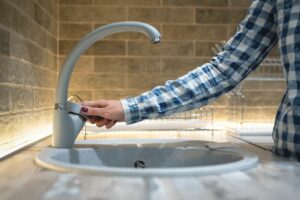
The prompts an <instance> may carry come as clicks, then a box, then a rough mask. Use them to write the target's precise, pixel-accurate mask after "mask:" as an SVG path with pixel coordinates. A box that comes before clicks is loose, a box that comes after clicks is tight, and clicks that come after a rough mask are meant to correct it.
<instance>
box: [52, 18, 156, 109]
mask: <svg viewBox="0 0 300 200" xmlns="http://www.w3.org/2000/svg"><path fill="white" fill-rule="evenodd" d="M129 31H130V32H141V33H144V34H145V35H147V36H148V38H149V39H150V40H151V41H152V42H153V43H157V42H159V38H160V33H159V31H158V30H157V29H156V28H154V27H153V26H151V25H149V24H145V23H141V22H116V23H112V24H108V25H105V26H102V27H100V28H97V29H95V30H94V31H92V32H90V33H88V34H87V35H86V36H85V37H84V38H82V39H81V40H80V41H79V42H78V43H77V44H76V46H75V47H74V48H73V49H72V51H71V53H70V54H69V55H68V56H67V58H66V59H65V61H64V64H63V66H62V68H61V72H60V75H59V79H58V84H57V88H56V99H55V102H56V103H57V104H66V103H67V96H68V87H69V82H70V77H71V74H72V71H73V68H74V66H75V64H76V62H77V61H78V59H79V57H80V56H81V55H82V54H83V53H84V52H85V51H86V50H87V49H88V48H89V47H90V46H92V45H93V44H94V43H95V42H96V41H98V40H101V39H103V38H104V37H106V36H108V35H111V34H114V33H120V32H129Z"/></svg>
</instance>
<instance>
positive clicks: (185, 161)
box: [35, 140, 258, 176]
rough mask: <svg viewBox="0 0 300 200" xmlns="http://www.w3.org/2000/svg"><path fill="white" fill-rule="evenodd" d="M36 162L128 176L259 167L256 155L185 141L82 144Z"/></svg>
mask: <svg viewBox="0 0 300 200" xmlns="http://www.w3.org/2000/svg"><path fill="white" fill-rule="evenodd" d="M35 160H36V163H37V164H38V165H40V166H42V167H45V168H48V169H52V170H57V171H64V172H82V173H94V174H95V173H96V174H104V175H125V176H131V175H136V176H137V175H142V176H152V175H153V176H169V175H172V176H174V175H175V176H176V175H207V174H220V173H225V172H231V171H236V170H246V169H249V168H252V167H254V166H256V165H257V164H258V158H257V156H256V155H254V154H251V153H249V152H245V151H242V150H241V149H238V148H236V147H233V146H229V145H228V144H217V145H216V143H212V142H204V141H184V140H180V141H179V140H127V141H124V140H119V141H118V140H109V141H105V142H103V141H99V142H97V141H83V142H82V143H78V144H77V145H76V147H75V148H73V149H59V148H50V147H49V148H46V149H44V150H43V151H42V152H40V153H39V154H38V155H37V156H36V158H35Z"/></svg>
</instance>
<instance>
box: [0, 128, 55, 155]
mask: <svg viewBox="0 0 300 200" xmlns="http://www.w3.org/2000/svg"><path fill="white" fill-rule="evenodd" d="M51 133H52V125H48V126H43V127H41V128H39V129H36V130H35V131H32V132H30V134H22V136H20V137H18V138H13V139H12V140H9V141H6V142H4V143H1V144H0V158H3V157H5V156H7V155H9V154H11V153H13V152H15V151H17V150H19V149H21V148H23V147H25V146H27V145H30V144H32V143H34V142H36V141H39V140H41V139H43V138H45V137H47V136H49V135H51Z"/></svg>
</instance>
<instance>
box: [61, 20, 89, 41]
mask: <svg viewBox="0 0 300 200" xmlns="http://www.w3.org/2000/svg"><path fill="white" fill-rule="evenodd" d="M92 27H93V25H92V24H73V23H59V38H60V39H81V38H82V37H83V36H85V35H86V34H87V33H89V32H90V31H91V30H92Z"/></svg>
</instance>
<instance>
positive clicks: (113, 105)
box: [81, 99, 125, 129]
mask: <svg viewBox="0 0 300 200" xmlns="http://www.w3.org/2000/svg"><path fill="white" fill-rule="evenodd" d="M81 105H82V108H81V112H82V113H84V114H85V115H88V116H90V117H89V121H90V123H92V124H96V125H97V126H98V127H102V126H105V127H106V128H108V129H109V128H111V127H113V126H114V125H115V124H116V122H121V121H124V120H125V115H124V111H123V107H122V104H121V102H120V101H117V100H102V99H100V100H96V101H85V102H83V103H82V104H81Z"/></svg>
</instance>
